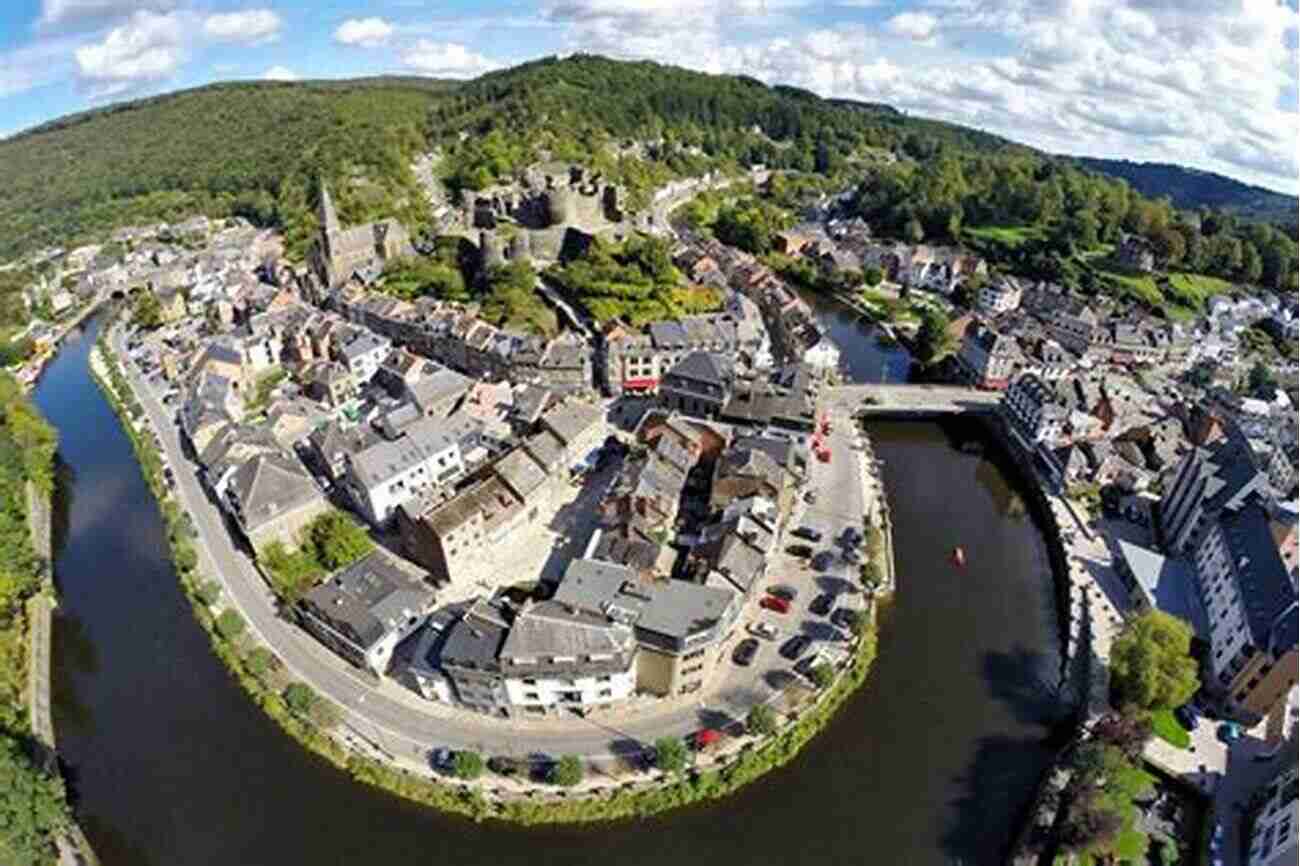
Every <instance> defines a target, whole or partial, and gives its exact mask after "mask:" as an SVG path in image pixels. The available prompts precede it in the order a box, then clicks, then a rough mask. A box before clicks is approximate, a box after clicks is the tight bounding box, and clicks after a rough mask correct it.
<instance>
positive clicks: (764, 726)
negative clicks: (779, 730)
mask: <svg viewBox="0 0 1300 866" xmlns="http://www.w3.org/2000/svg"><path fill="white" fill-rule="evenodd" d="M745 729H746V730H748V731H749V732H750V733H751V734H754V735H756V736H760V737H767V736H771V735H772V734H774V733H776V711H775V710H773V709H772V708H771V707H769V706H768V705H767V704H756V705H755V706H754V708H753V709H751V710H750V711H749V715H748V716H746V717H745Z"/></svg>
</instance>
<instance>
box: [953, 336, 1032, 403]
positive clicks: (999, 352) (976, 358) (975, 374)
mask: <svg viewBox="0 0 1300 866" xmlns="http://www.w3.org/2000/svg"><path fill="white" fill-rule="evenodd" d="M1019 362H1020V349H1019V347H1018V346H1017V345H1016V341H1015V340H1013V339H1012V338H1011V337H1009V336H1006V335H1003V334H999V333H998V332H997V331H995V330H994V329H993V328H991V327H989V326H988V325H987V324H985V323H984V322H981V321H978V320H975V321H973V322H971V323H970V325H968V326H967V328H966V332H965V334H963V336H962V341H961V348H960V349H959V350H958V352H957V363H958V364H959V365H960V367H961V369H962V371H963V373H964V374H965V376H966V377H967V379H968V380H969V381H970V383H971V384H972V385H974V386H975V387H976V388H983V389H985V390H990V391H1005V390H1006V387H1007V385H1008V384H1010V382H1011V379H1012V377H1013V375H1014V373H1015V370H1016V367H1017V365H1018V364H1019Z"/></svg>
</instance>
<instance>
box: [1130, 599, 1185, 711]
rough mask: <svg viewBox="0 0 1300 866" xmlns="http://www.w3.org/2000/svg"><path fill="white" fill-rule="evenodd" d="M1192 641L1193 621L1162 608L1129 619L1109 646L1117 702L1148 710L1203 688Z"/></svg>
mask: <svg viewBox="0 0 1300 866" xmlns="http://www.w3.org/2000/svg"><path fill="white" fill-rule="evenodd" d="M1191 643H1192V629H1191V626H1189V625H1188V624H1187V623H1185V622H1183V621H1182V620H1180V619H1178V618H1176V617H1173V616H1170V615H1169V614H1167V613H1164V612H1163V611H1158V610H1153V611H1148V612H1146V613H1144V614H1142V615H1141V616H1138V617H1136V618H1135V619H1132V620H1129V622H1128V623H1126V624H1125V626H1124V629H1123V631H1121V632H1120V634H1119V636H1118V637H1117V638H1116V639H1115V642H1114V643H1113V644H1112V645H1111V651H1110V676H1111V680H1110V682H1111V688H1112V689H1114V692H1115V694H1116V695H1117V696H1118V698H1119V703H1120V704H1121V705H1132V706H1134V707H1137V708H1140V709H1143V710H1148V711H1155V710H1162V709H1171V708H1173V707H1176V706H1178V705H1180V704H1183V703H1185V702H1186V701H1187V700H1188V698H1190V697H1191V696H1192V695H1193V694H1194V693H1195V692H1196V690H1197V688H1199V687H1200V681H1199V679H1198V678H1197V669H1196V661H1195V659H1193V658H1192V657H1191V655H1190V654H1189V653H1190V650H1191Z"/></svg>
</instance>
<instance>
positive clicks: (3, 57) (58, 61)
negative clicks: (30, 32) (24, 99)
mask: <svg viewBox="0 0 1300 866" xmlns="http://www.w3.org/2000/svg"><path fill="white" fill-rule="evenodd" d="M75 45H76V40H75V38H73V37H54V38H47V39H37V40H34V41H32V42H29V43H27V44H26V45H22V46H19V47H18V48H14V49H12V50H10V51H0V99H3V98H4V97H6V96H10V95H13V94H16V93H23V92H24V91H27V90H31V89H33V88H35V87H41V86H43V85H46V84H52V83H54V82H56V81H60V80H67V79H68V78H69V77H71V75H72V72H71V70H70V69H69V64H70V62H71V58H72V49H73V47H74V46H75Z"/></svg>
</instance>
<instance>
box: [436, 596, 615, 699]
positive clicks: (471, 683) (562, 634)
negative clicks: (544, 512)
mask: <svg viewBox="0 0 1300 866" xmlns="http://www.w3.org/2000/svg"><path fill="white" fill-rule="evenodd" d="M442 631H443V632H444V635H437V634H434V633H433V632H432V630H431V637H430V638H429V639H427V640H426V639H425V638H422V639H421V643H420V644H419V646H417V649H416V653H415V661H414V662H413V664H412V673H413V674H414V675H415V679H416V682H417V684H419V686H420V689H421V692H422V693H424V694H425V696H426V697H430V698H434V699H437V698H438V695H437V684H438V683H439V680H440V678H443V677H445V679H446V681H447V682H449V683H450V684H452V687H453V689H454V692H453V690H452V689H448V693H449V695H450V694H452V693H454V697H455V700H456V701H457V702H458V703H460V704H462V705H464V706H466V707H468V708H470V709H474V710H477V711H479V712H483V713H487V714H490V715H494V716H500V717H529V716H547V715H554V714H558V713H576V714H577V715H579V716H585V715H587V714H588V713H590V712H594V711H598V710H601V709H605V708H608V707H610V706H614V705H617V704H619V703H621V702H623V701H626V700H627V699H628V698H630V697H631V696H632V695H633V694H634V693H635V690H636V664H637V656H638V648H637V644H636V640H635V638H634V636H633V633H632V629H631V628H630V627H629V626H628V625H626V624H624V623H620V622H617V621H614V620H612V619H610V618H609V617H607V616H605V615H604V614H603V613H601V612H595V613H593V612H590V611H578V610H575V609H573V608H571V607H568V606H565V605H562V604H559V603H556V602H553V601H543V602H536V603H530V602H525V603H524V604H523V605H521V606H519V607H516V606H514V605H512V604H510V603H509V602H508V601H507V600H506V599H504V598H496V599H492V600H490V601H488V600H479V601H477V602H475V603H474V604H472V605H471V606H470V607H469V609H468V610H467V611H465V613H464V614H463V616H462V617H461V618H459V619H457V620H456V621H454V622H453V623H452V624H451V625H450V626H448V627H446V628H445V629H443V630H442Z"/></svg>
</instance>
